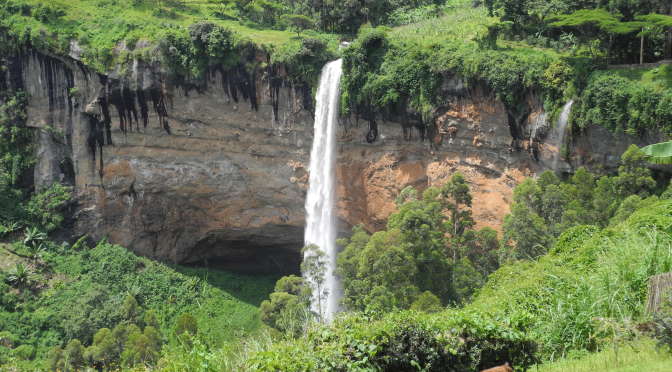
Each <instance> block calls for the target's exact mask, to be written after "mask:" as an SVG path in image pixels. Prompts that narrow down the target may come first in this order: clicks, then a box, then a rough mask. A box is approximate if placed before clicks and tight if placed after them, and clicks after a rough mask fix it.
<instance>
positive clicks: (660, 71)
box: [602, 65, 672, 90]
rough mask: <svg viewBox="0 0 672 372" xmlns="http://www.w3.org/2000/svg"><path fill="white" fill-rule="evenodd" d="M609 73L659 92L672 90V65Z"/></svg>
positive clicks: (617, 70)
mask: <svg viewBox="0 0 672 372" xmlns="http://www.w3.org/2000/svg"><path fill="white" fill-rule="evenodd" d="M602 73H604V72H602ZM609 73H612V74H615V75H618V76H621V77H624V78H627V79H630V80H632V81H633V82H635V83H638V84H644V85H649V86H652V87H654V88H655V89H657V90H663V89H672V65H662V66H659V67H651V68H628V69H614V70H609Z"/></svg>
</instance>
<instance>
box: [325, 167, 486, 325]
mask: <svg viewBox="0 0 672 372" xmlns="http://www.w3.org/2000/svg"><path fill="white" fill-rule="evenodd" d="M397 203H398V211H397V212H395V213H393V214H392V215H391V216H390V217H389V220H388V224H387V230H384V231H379V232H376V233H375V234H373V235H369V234H368V233H366V232H365V231H364V230H363V229H362V228H361V227H356V228H355V229H354V231H353V235H352V236H351V237H350V238H349V239H343V240H341V241H339V243H340V244H341V245H342V246H344V250H343V252H342V253H340V254H339V257H338V273H339V275H340V277H341V279H342V281H343V288H344V292H345V295H344V300H343V301H344V305H345V307H346V308H347V309H350V310H360V311H375V312H381V311H382V312H385V311H390V310H392V309H408V308H411V307H413V308H416V309H419V310H425V308H426V309H427V310H430V311H431V310H435V309H436V307H435V306H434V304H435V303H436V301H433V300H432V298H437V297H438V300H439V302H440V303H443V304H444V305H445V304H449V303H460V302H464V301H467V300H468V299H469V298H470V296H471V294H472V293H473V292H474V290H475V289H476V288H478V287H479V286H480V285H481V284H482V283H483V282H484V281H485V278H487V275H488V274H489V273H490V272H492V271H494V270H495V269H497V265H498V263H497V257H496V254H497V253H496V252H497V249H498V242H497V234H496V233H495V232H494V230H491V229H487V228H486V229H483V230H480V231H476V230H474V229H473V226H474V221H473V219H472V216H471V194H470V192H469V186H468V184H467V183H466V180H465V179H464V177H463V176H462V175H461V174H459V173H457V174H455V175H454V176H453V177H452V178H451V180H450V181H448V182H447V183H446V184H445V185H443V186H441V187H430V188H428V189H427V190H425V191H424V192H423V194H422V196H421V197H420V196H419V195H418V192H417V191H416V190H415V189H413V188H412V187H409V188H407V189H404V190H403V191H402V193H401V195H400V197H399V199H398V200H397Z"/></svg>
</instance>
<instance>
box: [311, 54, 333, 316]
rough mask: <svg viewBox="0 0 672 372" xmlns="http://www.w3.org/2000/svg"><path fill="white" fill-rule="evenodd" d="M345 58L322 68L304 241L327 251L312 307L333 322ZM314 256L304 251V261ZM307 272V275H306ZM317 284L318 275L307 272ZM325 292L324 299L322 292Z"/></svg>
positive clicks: (312, 283) (312, 282) (314, 291)
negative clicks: (338, 153)
mask: <svg viewBox="0 0 672 372" xmlns="http://www.w3.org/2000/svg"><path fill="white" fill-rule="evenodd" d="M341 67H342V60H340V59H339V60H336V61H333V62H329V63H328V64H327V65H325V66H324V68H323V69H322V75H321V76H320V84H319V87H318V89H317V96H316V100H317V105H316V109H315V134H314V139H313V149H312V151H311V153H310V168H309V169H310V186H309V187H308V195H307V197H306V231H305V239H304V241H305V244H306V245H310V244H314V245H317V246H318V247H319V249H320V250H321V251H322V252H323V253H324V260H325V262H326V272H325V273H324V274H325V276H324V284H323V291H321V292H322V293H317V291H316V290H315V289H314V290H313V295H312V298H311V307H312V310H313V311H315V312H316V313H319V314H320V318H321V319H324V320H325V321H330V320H331V319H332V318H333V314H334V313H335V312H336V311H337V310H338V307H339V301H340V297H341V288H340V283H339V282H338V279H337V278H336V276H335V273H334V269H335V267H336V254H337V251H336V249H337V248H336V219H335V216H334V200H335V187H336V174H335V169H334V168H335V167H334V166H335V162H336V126H337V124H338V106H339V103H340V89H339V83H340V80H341V72H342V69H341ZM309 257H311V253H310V252H306V253H304V260H306V259H307V258H309ZM304 275H305V274H304ZM306 276H307V277H306V279H307V280H308V282H309V283H310V284H311V286H314V284H315V282H316V281H315V278H311V277H310V275H306ZM323 293H324V298H321V297H322V294H323Z"/></svg>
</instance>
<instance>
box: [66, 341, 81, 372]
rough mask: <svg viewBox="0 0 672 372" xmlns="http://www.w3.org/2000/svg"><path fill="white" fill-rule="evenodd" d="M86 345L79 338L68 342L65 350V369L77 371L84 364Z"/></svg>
mask: <svg viewBox="0 0 672 372" xmlns="http://www.w3.org/2000/svg"><path fill="white" fill-rule="evenodd" d="M84 351H85V350H84V346H82V343H81V342H80V341H79V340H78V339H76V338H75V339H73V340H70V342H68V345H67V346H66V347H65V351H64V352H63V361H64V362H63V363H64V365H65V371H77V370H79V369H80V368H81V367H82V366H84Z"/></svg>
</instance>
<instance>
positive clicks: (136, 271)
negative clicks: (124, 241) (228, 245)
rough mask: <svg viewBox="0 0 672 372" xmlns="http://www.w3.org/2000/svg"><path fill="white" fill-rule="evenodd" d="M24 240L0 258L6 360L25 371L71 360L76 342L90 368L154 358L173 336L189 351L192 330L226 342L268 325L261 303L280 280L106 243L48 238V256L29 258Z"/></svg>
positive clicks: (2, 356) (0, 351)
mask: <svg viewBox="0 0 672 372" xmlns="http://www.w3.org/2000/svg"><path fill="white" fill-rule="evenodd" d="M23 245H24V243H23V242H21V243H16V244H14V246H13V247H12V249H11V250H12V252H16V253H10V251H5V249H4V248H0V249H1V250H2V252H1V253H2V260H3V262H7V265H9V266H5V264H4V263H3V265H0V276H1V277H2V281H0V289H1V291H0V293H2V297H0V299H1V301H0V329H1V330H3V331H4V333H3V334H4V337H7V338H8V339H11V340H13V342H12V343H11V344H0V364H2V363H7V362H9V361H13V363H19V364H21V363H24V364H21V365H24V367H23V368H25V369H26V370H28V369H31V368H33V367H37V366H42V368H46V367H47V366H46V365H45V364H43V363H46V362H45V360H46V359H47V356H48V355H49V358H50V359H49V360H50V361H51V362H50V363H52V366H55V367H54V368H57V367H58V366H60V365H61V364H62V363H66V364H67V363H69V362H67V361H64V358H65V359H67V358H66V356H67V355H69V354H68V353H70V351H68V350H69V349H71V348H76V349H77V350H79V351H77V350H75V351H72V352H75V353H79V352H80V351H81V352H82V353H81V354H82V359H81V360H79V361H78V362H77V363H81V364H82V365H83V364H89V365H101V364H103V365H107V366H108V367H109V366H113V365H126V366H130V365H134V364H137V363H150V364H151V363H155V362H157V361H158V359H159V357H160V356H161V355H162V354H161V353H160V350H161V345H162V344H164V343H167V345H166V347H167V348H168V349H169V350H171V352H172V353H173V354H177V353H185V352H186V353H188V352H189V350H190V347H191V343H190V342H186V340H185V339H184V338H182V337H181V336H182V335H183V334H184V333H185V332H187V333H189V334H195V333H198V342H199V343H201V344H205V345H208V346H209V347H221V346H222V345H223V344H224V343H225V342H228V341H231V340H233V339H237V338H238V337H242V336H244V335H246V334H250V333H253V332H256V331H257V330H258V329H259V327H260V325H261V322H260V320H259V315H258V312H257V307H256V305H258V304H259V303H260V302H261V300H262V299H263V297H265V296H266V295H267V293H268V292H270V289H271V286H272V280H271V279H270V278H267V277H257V278H251V277H246V276H238V275H233V274H228V273H224V272H217V271H206V270H196V269H185V268H171V267H168V266H165V265H162V264H159V263H156V262H153V261H151V260H148V259H145V258H140V257H137V256H135V255H134V254H132V253H130V252H128V251H127V250H126V249H124V248H122V247H119V246H114V245H111V244H108V243H106V242H101V243H100V244H98V245H97V246H95V247H94V248H87V247H86V246H85V245H84V241H83V240H81V241H80V242H78V243H77V244H75V245H74V246H69V245H67V244H63V245H56V244H55V243H51V242H49V241H46V240H45V241H44V245H43V249H42V250H41V251H40V253H39V256H36V257H35V258H33V259H31V260H30V261H28V262H24V260H23V259H22V258H21V256H24V255H25V256H27V252H28V249H27V248H25V247H23ZM17 254H18V255H19V256H17ZM11 262H15V264H13V265H10V263H11ZM187 314H188V315H187ZM24 345H25V346H24ZM22 346H23V347H22ZM54 347H55V349H52V348H54ZM27 348H30V349H31V350H32V352H31V353H30V355H29V356H28V357H26V358H24V357H25V355H23V354H21V350H24V349H27ZM17 349H18V350H19V351H17ZM168 349H167V350H168ZM33 358H36V361H35V362H21V360H22V359H26V360H28V361H29V360H31V359H33ZM61 370H62V369H61Z"/></svg>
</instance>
